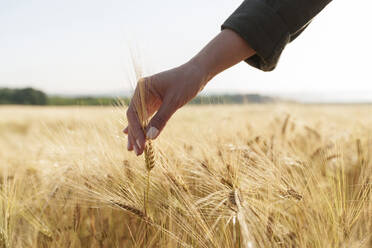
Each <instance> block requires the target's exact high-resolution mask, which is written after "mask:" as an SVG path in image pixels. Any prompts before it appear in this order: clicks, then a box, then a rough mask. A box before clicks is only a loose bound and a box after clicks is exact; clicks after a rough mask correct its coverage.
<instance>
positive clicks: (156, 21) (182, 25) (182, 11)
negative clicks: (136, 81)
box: [0, 0, 372, 104]
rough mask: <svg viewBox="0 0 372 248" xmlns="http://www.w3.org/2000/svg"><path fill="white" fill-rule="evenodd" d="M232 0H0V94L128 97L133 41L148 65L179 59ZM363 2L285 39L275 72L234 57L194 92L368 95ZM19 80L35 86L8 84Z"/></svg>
mask: <svg viewBox="0 0 372 248" xmlns="http://www.w3.org/2000/svg"><path fill="white" fill-rule="evenodd" d="M241 2H242V0H214V1H197V0H188V1H171V0H158V1H144V0H137V1H127V0H120V1H119V0H105V1H103V0H89V1H88V0H64V1H56V0H33V1H26V0H19V1H1V2H0V37H1V38H0V88H3V89H2V93H0V103H9V99H8V100H6V99H5V98H6V95H9V94H10V95H12V94H13V97H15V98H18V99H26V98H27V97H26V96H28V95H29V94H31V95H33V94H35V95H34V97H36V98H38V99H41V100H40V101H39V102H37V103H36V104H44V103H48V101H49V103H54V104H58V102H59V103H60V104H62V103H68V101H67V102H66V98H69V99H70V98H71V99H73V98H75V99H76V98H79V99H80V100H81V101H83V100H84V99H85V100H84V101H86V103H88V102H89V101H92V103H95V104H105V103H107V102H110V98H112V97H117V96H129V95H130V92H131V90H132V87H133V86H132V85H131V83H130V82H129V81H128V80H127V78H128V77H127V72H128V70H130V68H131V66H132V65H131V64H130V60H129V59H128V58H129V57H130V54H129V51H130V47H131V46H133V44H134V46H135V47H136V49H138V50H139V51H140V52H141V56H142V60H143V61H144V66H145V68H146V73H147V74H151V73H156V72H159V71H161V70H165V69H169V68H172V67H175V66H178V65H180V64H182V63H184V62H186V61H187V60H189V59H190V58H191V57H192V56H194V55H195V54H196V53H197V52H198V51H199V50H200V49H201V48H202V47H203V46H204V45H205V44H206V43H208V41H210V40H211V39H212V38H213V37H214V36H215V35H216V34H218V32H219V31H220V25H221V24H222V23H223V21H224V20H225V19H226V18H227V17H228V16H229V15H230V14H231V13H232V12H233V11H234V10H235V9H236V8H237V7H238V6H239V5H240V4H241ZM371 7H372V3H371V2H370V1H367V0H362V1H358V2H357V3H356V2H350V1H334V2H332V3H331V4H330V5H329V6H328V7H327V8H326V9H325V10H324V11H323V12H321V13H320V14H319V15H318V16H317V17H316V18H315V19H314V20H313V22H312V24H311V25H310V26H309V27H308V29H307V30H306V31H305V32H304V33H303V34H302V35H301V36H300V37H299V38H298V39H297V40H296V41H295V42H293V43H292V44H290V45H288V46H287V48H286V49H285V51H284V53H283V55H282V57H281V59H280V62H279V64H278V67H277V69H276V70H275V71H273V72H270V73H265V72H261V71H258V70H256V69H254V68H252V67H250V66H248V65H247V64H245V63H244V62H243V63H240V64H239V65H237V66H235V67H233V68H231V69H229V70H227V71H225V72H223V73H222V74H220V75H218V76H217V77H216V78H214V79H213V80H212V81H211V82H210V83H209V84H208V86H207V87H206V88H205V90H204V91H203V93H202V94H203V95H204V96H210V97H211V96H215V95H226V94H230V95H232V96H230V98H232V99H240V100H239V101H244V99H245V100H247V99H248V101H253V102H257V101H258V102H265V101H272V100H273V99H278V98H280V99H287V100H294V101H299V102H306V103H319V102H321V103H366V102H372V80H371V79H372V76H371V73H370V71H371V69H370V64H371V63H370V57H371V56H372V52H371V49H370V44H372V35H371V32H370V31H368V30H370V27H369V24H370V23H371V18H370V9H371ZM27 87H32V88H34V89H37V90H40V92H39V91H32V90H30V89H28V90H23V91H22V92H21V93H19V92H16V93H15V92H14V90H12V89H15V88H27ZM4 88H8V89H6V90H5V89H4ZM4 92H5V93H4ZM46 94H47V95H48V96H46ZM241 95H245V96H246V97H241ZM48 97H49V98H50V99H51V100H50V99H49V100H48ZM97 97H99V98H100V101H98V102H97V101H96V100H94V99H93V98H97ZM31 98H32V97H31ZM44 98H45V99H44ZM82 99H83V100H82ZM87 99H88V100H87ZM89 99H90V100H89ZM242 99H243V100H242ZM230 100H231V99H230ZM20 101H22V100H20ZM32 101H33V100H29V103H31V102H32ZM196 101H200V99H199V100H196ZM234 101H235V100H232V102H234ZM227 102H229V101H227ZM70 103H71V104H72V103H76V101H75V100H71V102H70Z"/></svg>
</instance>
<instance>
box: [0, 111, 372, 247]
mask: <svg viewBox="0 0 372 248" xmlns="http://www.w3.org/2000/svg"><path fill="white" fill-rule="evenodd" d="M125 111H126V109H125V107H120V108H119V107H112V108H110V107H19V106H3V107H0V173H1V175H0V184H1V187H0V192H1V193H0V211H1V214H0V247H125V248H127V247H128V248H130V247H141V248H142V247H167V248H168V247H169V248H173V247H198V248H199V247H200V248H210V247H216V248H220V247H221V248H237V247H243V248H247V247H322V248H323V247H366V248H367V247H372V194H371V187H372V184H371V183H372V106H371V105H353V106H347V105H338V106H336V105H334V106H325V105H296V104H292V105H236V106H222V105H219V106H214V105H210V106H187V107H185V108H183V109H181V110H180V111H178V112H177V113H176V114H175V116H174V117H173V118H172V119H171V121H170V122H169V124H168V125H167V127H166V128H165V130H164V132H163V133H162V134H161V135H160V137H159V138H158V139H157V140H155V141H154V142H153V146H154V153H155V167H154V168H153V169H152V170H151V172H150V173H148V171H147V170H146V166H145V161H144V157H143V156H141V157H136V156H135V155H134V154H133V153H129V152H128V151H126V137H125V135H124V134H123V133H122V129H123V128H124V127H125V126H126V118H125Z"/></svg>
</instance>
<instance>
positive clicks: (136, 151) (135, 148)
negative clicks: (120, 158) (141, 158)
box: [133, 146, 138, 156]
mask: <svg viewBox="0 0 372 248" xmlns="http://www.w3.org/2000/svg"><path fill="white" fill-rule="evenodd" d="M133 148H134V152H135V153H136V155H137V156H138V150H137V146H133Z"/></svg>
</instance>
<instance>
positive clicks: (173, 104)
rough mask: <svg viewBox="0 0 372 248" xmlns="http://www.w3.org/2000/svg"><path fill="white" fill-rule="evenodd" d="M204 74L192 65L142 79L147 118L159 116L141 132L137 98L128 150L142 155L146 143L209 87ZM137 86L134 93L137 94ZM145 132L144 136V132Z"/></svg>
mask: <svg viewBox="0 0 372 248" xmlns="http://www.w3.org/2000/svg"><path fill="white" fill-rule="evenodd" d="M204 75H205V73H204V72H203V71H202V69H201V68H200V67H198V66H196V65H194V64H192V62H189V63H187V64H184V65H182V66H180V67H177V68H174V69H171V70H168V71H164V72H161V73H158V74H155V75H153V76H150V77H148V78H143V79H140V80H144V83H145V89H146V99H145V103H146V108H147V114H148V116H147V117H150V116H152V115H153V114H154V113H155V112H156V114H155V115H154V116H153V118H152V119H151V120H150V122H149V124H148V126H147V127H146V129H145V130H143V129H142V127H141V124H140V121H139V118H138V115H137V112H136V108H135V104H134V103H136V102H140V99H137V98H139V94H134V95H133V98H132V100H131V102H130V104H129V108H128V110H127V118H128V127H126V128H125V129H124V133H126V134H128V150H129V151H132V150H133V149H134V151H135V153H136V155H141V154H142V153H143V150H144V146H145V134H146V138H147V139H155V138H157V137H158V136H159V134H160V132H161V131H162V130H163V128H164V126H165V124H166V123H167V121H168V120H169V119H170V117H171V116H172V115H173V114H174V113H175V112H176V111H177V109H179V108H180V107H182V106H183V105H185V104H186V103H188V102H189V101H190V100H191V99H193V98H194V97H195V96H196V95H197V94H198V92H199V91H200V90H201V89H202V88H203V87H204V85H205V83H206V77H205V76H204ZM138 91H139V89H138V86H137V88H136V90H135V92H138ZM144 131H145V132H144Z"/></svg>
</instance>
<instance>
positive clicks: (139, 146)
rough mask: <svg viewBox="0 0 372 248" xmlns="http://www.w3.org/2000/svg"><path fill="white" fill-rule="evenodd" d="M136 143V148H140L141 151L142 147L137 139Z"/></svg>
mask: <svg viewBox="0 0 372 248" xmlns="http://www.w3.org/2000/svg"><path fill="white" fill-rule="evenodd" d="M136 143H137V145H138V148H140V149H141V147H142V145H141V143H140V141H139V139H136Z"/></svg>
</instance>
